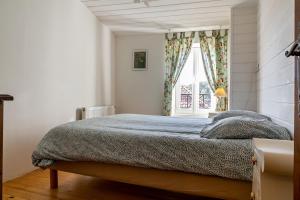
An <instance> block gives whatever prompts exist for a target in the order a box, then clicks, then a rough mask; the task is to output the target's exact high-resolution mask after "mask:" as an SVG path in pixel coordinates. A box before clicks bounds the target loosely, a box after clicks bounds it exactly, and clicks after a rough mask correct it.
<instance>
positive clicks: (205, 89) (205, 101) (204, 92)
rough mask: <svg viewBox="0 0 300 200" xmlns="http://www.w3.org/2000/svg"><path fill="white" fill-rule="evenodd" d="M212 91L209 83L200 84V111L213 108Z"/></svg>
mask: <svg viewBox="0 0 300 200" xmlns="http://www.w3.org/2000/svg"><path fill="white" fill-rule="evenodd" d="M211 98H212V94H211V90H210V88H209V85H208V82H207V81H202V82H200V83H199V109H210V108H211Z"/></svg>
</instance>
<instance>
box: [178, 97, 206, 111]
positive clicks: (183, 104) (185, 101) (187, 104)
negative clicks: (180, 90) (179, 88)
mask: <svg viewBox="0 0 300 200" xmlns="http://www.w3.org/2000/svg"><path fill="white" fill-rule="evenodd" d="M192 100H193V97H192V94H181V97H180V108H183V109H184V108H191V107H192V102H193V101H192ZM210 108H211V94H199V109H210Z"/></svg>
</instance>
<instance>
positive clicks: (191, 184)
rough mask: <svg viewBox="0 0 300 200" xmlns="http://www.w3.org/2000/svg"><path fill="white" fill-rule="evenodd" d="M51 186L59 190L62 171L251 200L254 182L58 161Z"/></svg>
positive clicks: (101, 164)
mask: <svg viewBox="0 0 300 200" xmlns="http://www.w3.org/2000/svg"><path fill="white" fill-rule="evenodd" d="M49 168H50V187H51V189H56V188H57V187H58V170H60V171H65V172H71V173H76V174H81V175H86V176H93V177H99V178H103V179H106V180H111V181H117V182H122V183H129V184H134V185H140V186H146V187H152V188H157V189H163V190H168V191H173V192H179V193H185V194H190V195H197V196H204V197H213V198H220V199H235V200H245V199H250V193H251V186H252V183H251V182H247V181H239V180H233V179H228V178H221V177H216V176H204V175H198V174H193V173H185V172H179V171H168V170H159V169H152V168H142V167H132V166H126V165H117V164H104V163H99V162H67V161H57V162H55V164H53V165H51V166H50V167H49Z"/></svg>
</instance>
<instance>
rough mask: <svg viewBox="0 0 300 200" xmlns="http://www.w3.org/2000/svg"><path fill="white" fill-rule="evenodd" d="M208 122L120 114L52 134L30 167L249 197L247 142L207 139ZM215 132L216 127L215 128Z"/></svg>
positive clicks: (54, 175)
mask: <svg viewBox="0 0 300 200" xmlns="http://www.w3.org/2000/svg"><path fill="white" fill-rule="evenodd" d="M212 124H214V125H215V124H216V122H214V121H213V120H212V119H205V118H179V117H165V116H149V115H134V114H121V115H113V116H108V117H102V118H94V119H88V120H82V121H76V122H70V123H66V124H63V125H60V126H58V127H55V128H54V129H52V130H50V131H49V133H48V134H46V136H45V137H44V138H43V139H42V141H41V142H40V144H39V145H38V147H37V149H36V150H35V151H34V152H33V155H32V158H33V164H34V165H35V166H38V167H42V168H50V175H51V176H50V179H51V180H50V183H51V188H57V186H58V185H57V180H58V177H57V171H58V170H61V171H67V172H72V173H78V174H82V175H88V176H95V177H100V178H104V179H108V180H113V181H119V182H125V183H130V184H137V185H142V186H148V187H154V188H159V189H165V190H170V191H175V192H181V193H187V194H193V195H199V196H207V197H215V198H221V199H249V198H250V193H251V179H252V162H251V156H252V154H253V153H252V149H251V137H250V138H243V137H242V138H241V137H238V138H226V139H219V138H206V137H202V136H201V134H200V132H202V131H203V130H204V129H205V128H207V127H209V126H211V125H212ZM216 127H217V128H218V127H219V125H218V124H216Z"/></svg>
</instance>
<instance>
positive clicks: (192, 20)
mask: <svg viewBox="0 0 300 200" xmlns="http://www.w3.org/2000/svg"><path fill="white" fill-rule="evenodd" d="M81 1H82V3H84V4H85V5H86V6H87V7H88V8H89V9H90V10H91V11H92V12H93V13H94V14H95V15H96V16H97V17H98V18H99V19H100V20H101V21H102V22H103V23H104V24H106V25H108V26H109V27H110V28H111V29H112V30H114V31H145V32H167V31H169V30H175V29H176V30H180V29H185V30H188V29H193V28H199V27H205V26H206V27H207V26H210V27H211V26H223V25H229V23H230V8H231V7H233V6H236V5H238V4H240V3H242V2H244V1H246V0H81ZM250 1H251V0H250ZM253 1H254V0H253Z"/></svg>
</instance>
